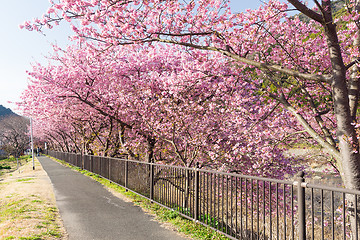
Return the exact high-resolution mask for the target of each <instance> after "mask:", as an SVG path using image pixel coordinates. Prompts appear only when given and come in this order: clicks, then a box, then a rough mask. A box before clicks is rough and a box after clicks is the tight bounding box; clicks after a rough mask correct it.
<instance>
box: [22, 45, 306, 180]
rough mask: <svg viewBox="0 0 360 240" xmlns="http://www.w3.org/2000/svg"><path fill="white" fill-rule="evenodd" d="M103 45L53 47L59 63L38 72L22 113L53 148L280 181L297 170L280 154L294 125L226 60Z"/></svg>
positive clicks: (34, 73)
mask: <svg viewBox="0 0 360 240" xmlns="http://www.w3.org/2000/svg"><path fill="white" fill-rule="evenodd" d="M95 47H97V46H95V45H94V44H90V43H83V44H82V45H81V47H78V46H77V45H74V46H71V47H69V48H67V49H66V51H63V50H61V49H59V48H55V49H54V50H55V53H54V55H53V56H52V59H53V62H52V64H50V65H47V66H42V65H40V64H38V65H36V66H34V69H33V71H32V72H31V73H30V75H31V76H32V82H31V84H30V85H29V89H28V90H26V91H25V92H24V95H23V100H24V102H23V104H22V105H21V106H22V108H23V111H24V112H25V114H26V115H29V116H32V117H33V118H35V119H36V120H35V126H34V128H35V130H34V132H35V133H36V136H37V137H39V138H42V139H43V140H44V141H47V142H48V143H51V145H52V147H54V148H57V149H59V150H62V151H68V152H70V151H76V152H82V153H85V154H95V155H104V156H119V155H122V154H126V155H129V156H130V157H132V158H134V159H141V160H145V161H148V162H151V161H156V162H165V163H172V164H181V165H183V166H188V167H192V166H194V163H195V162H200V163H201V166H202V167H210V168H216V169H219V168H222V170H226V171H232V172H239V173H244V174H245V173H246V174H256V175H265V176H274V177H282V176H283V175H284V173H289V174H293V173H294V171H296V170H297V169H296V167H293V165H294V162H292V161H295V160H293V159H291V158H285V157H284V156H283V153H282V147H283V144H282V141H283V140H284V139H285V138H286V137H289V134H292V133H294V132H296V131H299V129H298V128H297V125H296V123H295V122H294V120H292V119H291V118H290V117H289V116H287V113H286V112H285V111H282V109H281V108H278V104H277V103H276V102H271V101H269V100H268V99H267V97H266V96H264V95H263V94H261V93H259V92H258V91H257V90H256V88H254V86H253V85H252V84H251V83H249V82H248V79H249V77H250V76H249V75H243V74H239V71H240V70H239V68H238V66H236V65H234V64H233V63H231V62H227V61H224V59H223V57H222V56H221V55H220V54H208V53H206V52H202V51H198V50H193V51H187V50H186V49H185V48H179V47H174V46H164V45H161V46H158V47H154V46H127V47H114V48H112V51H106V52H102V53H101V54H99V52H98V50H97V48H95ZM264 102H268V103H267V104H266V105H265V104H264Z"/></svg>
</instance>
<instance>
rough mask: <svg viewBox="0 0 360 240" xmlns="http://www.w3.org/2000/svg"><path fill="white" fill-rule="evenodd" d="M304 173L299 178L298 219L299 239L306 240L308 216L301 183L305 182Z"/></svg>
mask: <svg viewBox="0 0 360 240" xmlns="http://www.w3.org/2000/svg"><path fill="white" fill-rule="evenodd" d="M304 175H305V174H304V172H300V173H299V175H298V178H297V187H298V189H297V190H298V217H299V239H300V240H305V239H306V219H305V217H306V215H305V188H303V187H302V186H301V183H303V182H305V180H304Z"/></svg>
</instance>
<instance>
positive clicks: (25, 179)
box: [16, 178, 33, 182]
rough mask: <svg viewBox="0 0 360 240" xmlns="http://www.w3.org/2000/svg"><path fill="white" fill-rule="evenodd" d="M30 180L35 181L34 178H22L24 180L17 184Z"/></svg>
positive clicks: (19, 180)
mask: <svg viewBox="0 0 360 240" xmlns="http://www.w3.org/2000/svg"><path fill="white" fill-rule="evenodd" d="M30 180H33V178H22V179H18V180H16V182H28V181H30Z"/></svg>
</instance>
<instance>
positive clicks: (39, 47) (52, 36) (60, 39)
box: [0, 0, 261, 112]
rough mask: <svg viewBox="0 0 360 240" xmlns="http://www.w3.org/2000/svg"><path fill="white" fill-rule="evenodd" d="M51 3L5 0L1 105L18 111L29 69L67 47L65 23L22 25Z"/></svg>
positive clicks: (248, 4) (242, 0)
mask: <svg viewBox="0 0 360 240" xmlns="http://www.w3.org/2000/svg"><path fill="white" fill-rule="evenodd" d="M260 4H261V1H259V0H250V1H249V0H232V3H231V8H232V11H234V12H241V11H244V10H245V9H249V8H252V9H254V8H257V7H258V6H259V5H260ZM48 6H49V2H48V0H16V1H9V0H8V1H2V3H1V9H2V11H1V14H0V29H2V34H1V35H2V37H1V38H0V104H1V105H3V106H5V107H7V108H11V109H12V110H13V111H15V112H16V105H15V104H14V103H9V101H10V102H18V101H20V99H19V96H20V95H21V92H23V91H24V90H25V89H26V87H27V84H28V79H27V78H28V77H27V74H26V71H27V70H30V69H31V63H32V62H41V63H45V62H46V58H45V56H47V55H49V53H50V52H51V43H57V44H59V45H60V46H66V44H67V42H68V39H67V36H68V34H69V33H70V31H69V29H68V27H67V25H66V24H64V25H63V26H62V25H60V26H58V27H55V28H53V29H52V30H47V31H46V32H45V34H46V36H44V35H42V34H40V33H37V32H29V31H27V30H20V29H19V25H20V24H21V23H23V22H24V21H25V20H31V19H33V18H35V17H40V16H42V15H43V13H44V12H45V11H46V10H47V8H48Z"/></svg>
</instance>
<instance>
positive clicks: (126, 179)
mask: <svg viewBox="0 0 360 240" xmlns="http://www.w3.org/2000/svg"><path fill="white" fill-rule="evenodd" d="M128 168H129V166H128V159H126V160H125V192H127V191H128V189H127V187H128Z"/></svg>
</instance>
